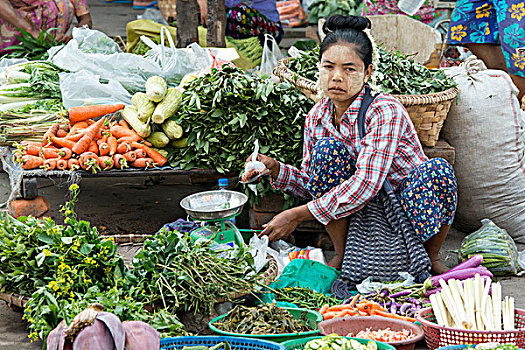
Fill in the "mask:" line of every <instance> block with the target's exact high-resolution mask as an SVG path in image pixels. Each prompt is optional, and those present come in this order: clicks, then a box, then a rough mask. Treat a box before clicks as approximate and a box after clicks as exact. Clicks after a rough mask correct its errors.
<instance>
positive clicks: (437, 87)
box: [288, 47, 456, 95]
mask: <svg viewBox="0 0 525 350" xmlns="http://www.w3.org/2000/svg"><path fill="white" fill-rule="evenodd" d="M378 49H379V63H378V66H377V67H374V70H375V71H376V73H375V74H376V84H377V86H378V88H379V90H380V91H382V92H385V93H388V94H393V95H423V94H432V93H436V92H442V91H445V90H447V89H450V88H452V87H455V86H456V84H455V83H454V80H453V79H451V78H448V77H447V76H446V75H445V73H444V72H443V70H441V69H428V68H427V67H425V66H423V65H421V64H419V63H416V62H414V61H413V60H411V59H410V58H409V56H407V55H403V54H401V53H400V52H390V51H387V50H385V49H383V48H381V47H378ZM318 63H319V48H316V49H314V50H312V51H308V52H306V53H305V54H304V55H302V56H299V57H297V58H292V59H290V61H289V62H288V68H290V69H291V70H292V71H293V72H295V73H297V75H299V76H302V77H304V78H307V79H310V80H312V81H317V79H318V77H319V71H318V68H317V67H318Z"/></svg>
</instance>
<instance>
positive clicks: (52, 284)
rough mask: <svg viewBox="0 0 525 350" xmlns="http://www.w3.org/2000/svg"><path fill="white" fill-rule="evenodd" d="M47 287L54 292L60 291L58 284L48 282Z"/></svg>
mask: <svg viewBox="0 0 525 350" xmlns="http://www.w3.org/2000/svg"><path fill="white" fill-rule="evenodd" d="M48 286H49V288H51V289H52V290H54V291H55V292H56V291H57V290H59V289H60V287H59V286H58V283H57V282H56V281H51V282H49V284H48Z"/></svg>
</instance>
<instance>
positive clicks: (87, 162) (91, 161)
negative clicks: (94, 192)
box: [79, 152, 100, 174]
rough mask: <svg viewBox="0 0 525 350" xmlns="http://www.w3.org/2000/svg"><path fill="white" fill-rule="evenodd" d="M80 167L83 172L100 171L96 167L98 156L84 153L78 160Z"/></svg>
mask: <svg viewBox="0 0 525 350" xmlns="http://www.w3.org/2000/svg"><path fill="white" fill-rule="evenodd" d="M79 162H80V167H82V169H84V170H88V171H89V170H91V171H92V172H93V174H94V173H96V172H97V170H100V167H99V166H98V156H97V155H96V154H95V153H93V152H84V153H82V154H81V155H80V158H79Z"/></svg>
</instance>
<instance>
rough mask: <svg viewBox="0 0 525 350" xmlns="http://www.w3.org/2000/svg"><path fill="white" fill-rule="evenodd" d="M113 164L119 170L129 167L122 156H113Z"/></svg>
mask: <svg viewBox="0 0 525 350" xmlns="http://www.w3.org/2000/svg"><path fill="white" fill-rule="evenodd" d="M113 163H114V164H115V168H117V169H124V168H127V167H128V161H127V160H126V157H124V156H123V155H122V154H115V155H114V156H113Z"/></svg>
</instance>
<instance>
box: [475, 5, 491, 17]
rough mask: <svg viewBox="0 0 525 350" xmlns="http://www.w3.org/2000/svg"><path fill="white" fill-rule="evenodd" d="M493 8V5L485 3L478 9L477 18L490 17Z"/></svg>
mask: <svg viewBox="0 0 525 350" xmlns="http://www.w3.org/2000/svg"><path fill="white" fill-rule="evenodd" d="M491 9H492V5H489V4H484V5H483V6H481V7H478V8H477V9H476V18H483V17H487V18H489V16H490V10H491Z"/></svg>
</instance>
